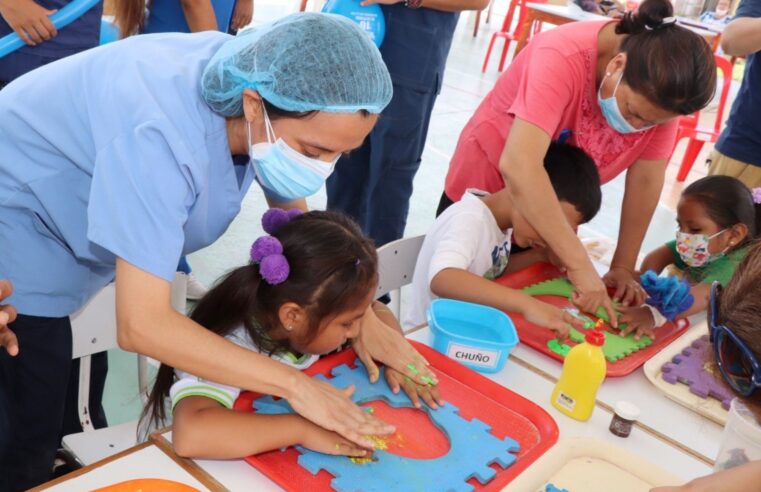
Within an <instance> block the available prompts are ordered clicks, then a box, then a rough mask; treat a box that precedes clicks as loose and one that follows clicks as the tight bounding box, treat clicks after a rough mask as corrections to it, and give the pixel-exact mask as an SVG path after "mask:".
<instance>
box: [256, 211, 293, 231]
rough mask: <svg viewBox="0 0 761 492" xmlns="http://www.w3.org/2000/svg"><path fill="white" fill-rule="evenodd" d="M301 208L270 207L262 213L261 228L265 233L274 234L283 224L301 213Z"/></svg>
mask: <svg viewBox="0 0 761 492" xmlns="http://www.w3.org/2000/svg"><path fill="white" fill-rule="evenodd" d="M301 214H302V212H301V210H299V209H297V208H292V209H290V210H287V211H286V210H283V209H282V208H271V209H269V210H267V211H266V212H264V215H262V228H263V229H264V232H266V233H267V234H274V233H275V231H277V230H278V229H280V228H281V227H282V226H283V225H284V224H286V223H288V222H290V221H291V220H292V219H294V218H295V217H298V216H299V215H301Z"/></svg>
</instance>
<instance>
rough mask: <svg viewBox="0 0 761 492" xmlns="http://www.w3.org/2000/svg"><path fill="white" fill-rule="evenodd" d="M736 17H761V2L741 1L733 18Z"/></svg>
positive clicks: (758, 0) (754, 0) (759, 0)
mask: <svg viewBox="0 0 761 492" xmlns="http://www.w3.org/2000/svg"><path fill="white" fill-rule="evenodd" d="M738 17H761V0H742V1H741V2H740V6H739V7H737V14H736V15H735V17H734V18H735V19H736V18H738Z"/></svg>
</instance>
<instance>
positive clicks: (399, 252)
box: [376, 235, 425, 297]
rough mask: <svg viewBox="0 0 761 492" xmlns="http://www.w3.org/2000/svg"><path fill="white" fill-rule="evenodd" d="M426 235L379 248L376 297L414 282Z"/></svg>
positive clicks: (403, 239)
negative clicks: (413, 277) (413, 276)
mask: <svg viewBox="0 0 761 492" xmlns="http://www.w3.org/2000/svg"><path fill="white" fill-rule="evenodd" d="M423 239H425V235H422V236H415V237H406V238H402V239H398V240H396V241H393V242H390V243H388V244H386V245H384V246H381V247H380V248H378V290H377V291H376V297H380V296H382V295H385V294H388V293H389V292H391V291H392V290H397V289H400V288H401V287H404V286H405V285H407V284H409V283H410V282H412V274H413V273H414V272H415V263H416V262H417V257H418V254H419V253H420V248H421V247H422V246H423Z"/></svg>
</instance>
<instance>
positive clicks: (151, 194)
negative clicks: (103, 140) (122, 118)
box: [87, 121, 195, 281]
mask: <svg viewBox="0 0 761 492" xmlns="http://www.w3.org/2000/svg"><path fill="white" fill-rule="evenodd" d="M193 162H194V160H193V157H192V153H190V152H189V151H188V149H187V147H185V145H184V144H183V140H182V139H181V138H180V136H179V134H178V133H177V131H176V130H175V129H174V128H173V127H172V126H171V125H170V124H168V123H166V122H162V121H150V122H146V123H142V124H140V125H138V126H136V127H135V128H134V129H133V130H132V131H130V132H128V133H125V134H122V135H120V136H119V137H117V138H116V139H114V140H113V141H111V142H110V143H109V144H108V145H107V146H106V147H105V148H103V149H101V150H99V151H98V152H97V155H96V161H95V169H94V172H93V179H92V187H91V189H90V202H89V205H88V210H87V218H88V231H87V237H88V239H89V240H90V241H92V242H93V243H96V244H98V245H100V246H102V247H103V248H106V249H107V250H109V251H111V252H112V253H113V254H114V255H116V256H117V257H120V258H122V259H123V260H126V261H127V262H129V263H130V264H132V265H134V266H136V267H138V268H140V269H141V270H144V271H146V272H148V273H151V274H153V275H156V276H158V277H161V278H163V279H165V280H167V281H171V280H172V278H173V276H174V272H175V271H176V269H177V262H178V260H179V258H180V255H181V254H182V249H183V245H184V243H185V234H184V230H183V227H184V224H185V222H186V220H187V218H188V211H189V210H190V207H191V206H192V205H193V202H194V199H195V192H194V186H193V180H192V169H193V167H194V166H193Z"/></svg>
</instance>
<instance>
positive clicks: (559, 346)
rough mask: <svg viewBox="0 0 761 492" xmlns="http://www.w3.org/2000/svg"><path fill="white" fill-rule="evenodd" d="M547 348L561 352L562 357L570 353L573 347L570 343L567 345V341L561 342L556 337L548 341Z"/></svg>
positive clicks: (557, 352)
mask: <svg viewBox="0 0 761 492" xmlns="http://www.w3.org/2000/svg"><path fill="white" fill-rule="evenodd" d="M547 348H548V349H550V350H552V351H553V352H555V353H556V354H560V355H561V356H562V357H565V356H566V355H568V352H570V351H571V347H570V346H569V345H566V344H565V343H560V342H559V341H557V340H556V339H554V338H553V339H552V340H550V341H549V342H547Z"/></svg>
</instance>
